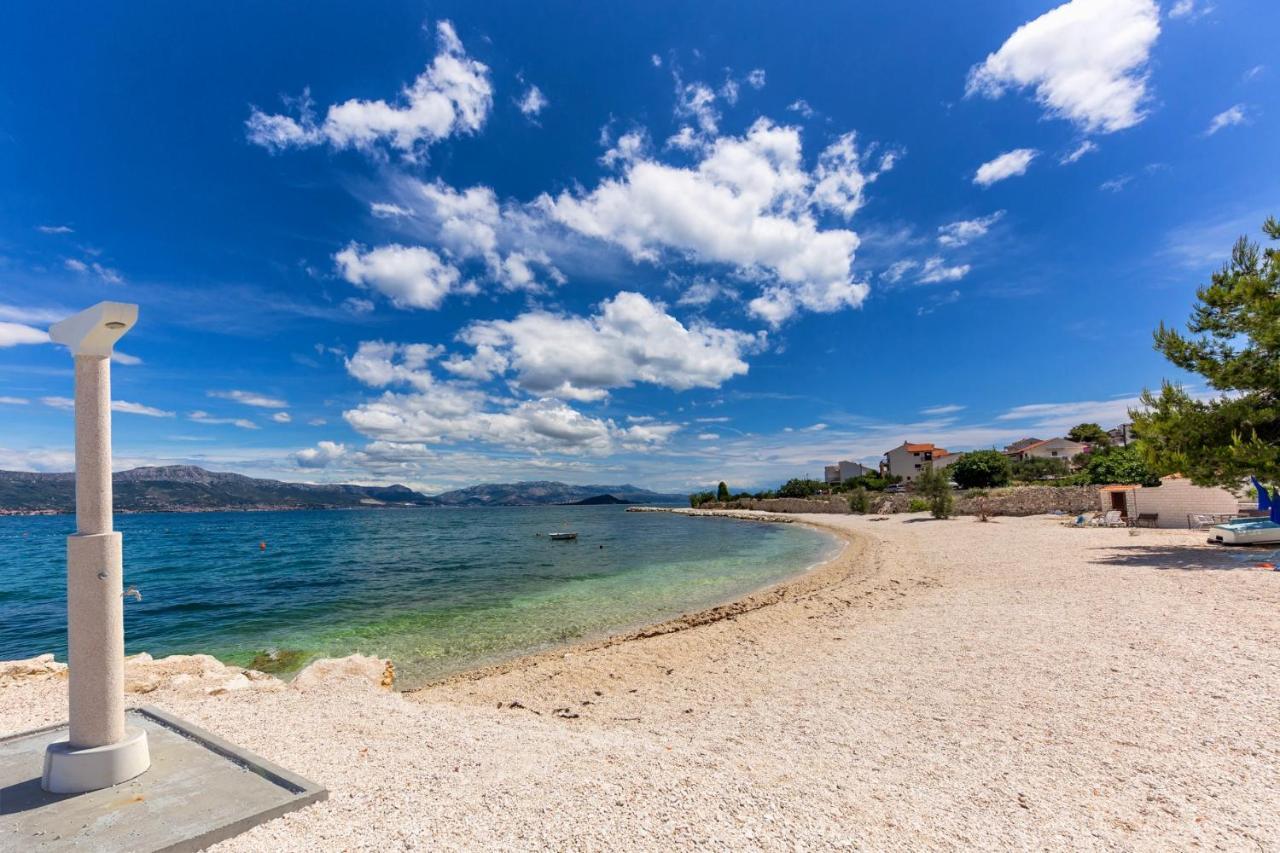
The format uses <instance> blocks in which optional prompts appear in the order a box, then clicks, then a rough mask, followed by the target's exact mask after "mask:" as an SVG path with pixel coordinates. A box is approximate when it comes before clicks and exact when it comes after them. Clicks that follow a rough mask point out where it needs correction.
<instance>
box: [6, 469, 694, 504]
mask: <svg viewBox="0 0 1280 853" xmlns="http://www.w3.org/2000/svg"><path fill="white" fill-rule="evenodd" d="M112 485H113V491H114V497H115V508H116V510H118V511H120V512H208V511H213V510H264V509H350V508H354V507H388V506H400V507H404V506H414V507H430V506H455V507H468V506H531V505H542V504H565V503H575V502H579V501H585V500H586V499H588V498H591V499H592V501H591V502H592V503H598V502H602V500H597V499H603V498H605V497H607V496H612V497H613V498H617V499H619V500H620V501H625V502H645V503H674V502H681V501H684V500H685V497H684V496H683V495H663V494H659V493H657V492H651V491H649V490H647V489H641V488H637V487H636V486H630V485H624V486H571V485H567V484H565V483H554V482H545V481H539V482H529V483H491V484H485V485H481V486H472V487H471V488H468V489H458V490H456V491H452V492H445V493H444V494H442V495H436V496H434V497H432V496H428V495H424V494H422V493H421V492H416V491H414V490H413V489H410V488H409V487H407V486H400V485H395V486H355V485H330V484H324V485H315V484H311V483H288V482H284V481H282V480H263V479H258V478H256V477H246V476H244V475H243V474H229V473H219V472H215V471H206V470H205V469H203V468H198V467H196V466H194V465H167V466H162V467H147V468H133V469H131V470H128V471H120V472H118V473H116V474H115V475H113V477H112ZM75 506H76V497H75V475H74V474H70V473H66V474H37V473H30V472H26V471H0V513H32V512H56V513H66V512H74V511H75Z"/></svg>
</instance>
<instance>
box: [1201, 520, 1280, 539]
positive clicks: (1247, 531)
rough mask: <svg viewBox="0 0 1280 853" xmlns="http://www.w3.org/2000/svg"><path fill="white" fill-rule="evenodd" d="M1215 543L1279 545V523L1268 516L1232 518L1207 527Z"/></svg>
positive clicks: (1210, 537)
mask: <svg viewBox="0 0 1280 853" xmlns="http://www.w3.org/2000/svg"><path fill="white" fill-rule="evenodd" d="M1209 541H1210V542H1212V543H1213V544H1215V545H1280V524H1277V523H1276V522H1274V521H1272V520H1271V519H1269V518H1233V519H1231V520H1230V521H1227V522H1224V523H1222V524H1215V525H1214V526H1213V527H1210V528H1209Z"/></svg>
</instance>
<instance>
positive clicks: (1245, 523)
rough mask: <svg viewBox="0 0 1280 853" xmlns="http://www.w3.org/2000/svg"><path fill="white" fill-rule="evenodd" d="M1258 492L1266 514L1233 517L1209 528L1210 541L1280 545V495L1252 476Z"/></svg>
mask: <svg viewBox="0 0 1280 853" xmlns="http://www.w3.org/2000/svg"><path fill="white" fill-rule="evenodd" d="M1251 479H1252V481H1253V488H1254V489H1255V490H1256V491H1257V493H1258V511H1259V512H1266V513H1267V515H1266V516H1253V517H1247V518H1233V519H1231V520H1230V521H1227V522H1223V523H1222V524H1215V525H1214V526H1213V527H1211V528H1209V542H1210V543H1211V544H1215V545H1280V496H1277V495H1276V494H1274V493H1268V492H1267V488H1266V486H1264V485H1262V484H1261V483H1259V482H1258V478H1257V477H1253V478H1251Z"/></svg>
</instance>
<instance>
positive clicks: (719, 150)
mask: <svg viewBox="0 0 1280 853" xmlns="http://www.w3.org/2000/svg"><path fill="white" fill-rule="evenodd" d="M886 6H899V7H901V8H885V7H886ZM486 7H487V8H485V9H483V10H480V9H477V8H476V7H475V5H474V4H455V3H388V4H383V5H381V6H380V7H379V11H378V14H377V15H376V16H369V15H364V14H359V13H358V12H357V11H355V10H354V9H353V8H352V7H351V6H350V5H349V4H339V3H325V2H308V3H281V4H272V5H270V6H266V4H245V3H242V4H170V5H157V4H128V3H123V4H115V5H113V6H111V7H110V8H82V9H79V10H78V11H77V13H76V15H75V16H68V15H66V14H64V13H62V12H59V11H58V10H56V9H54V8H51V7H49V6H48V5H47V4H34V3H29V4H24V5H23V6H22V7H21V8H14V9H10V10H9V14H8V21H7V24H8V25H7V26H6V27H5V28H4V33H3V35H0V424H2V425H3V426H2V427H0V468H7V469H26V470H67V469H69V467H70V464H71V458H72V457H71V451H72V441H73V434H72V424H71V414H70V412H69V411H68V410H67V404H66V400H67V398H69V397H70V396H71V393H72V387H71V371H70V359H69V357H68V354H67V353H66V352H65V350H61V349H59V348H56V347H55V346H53V345H52V344H49V343H47V341H46V340H45V338H44V332H43V330H44V329H46V328H47V326H48V325H49V324H50V323H51V322H53V321H55V320H57V319H58V318H60V317H62V316H65V315H67V314H69V313H71V312H74V311H75V310H79V309H80V308H83V307H86V306H88V305H90V304H93V303H94V302H96V301H99V300H103V299H109V300H115V301H126V302H136V303H138V304H139V305H140V306H141V313H140V320H139V323H138V326H137V327H136V328H135V329H134V330H133V331H131V332H130V333H129V334H128V336H127V337H126V338H125V339H124V340H123V341H122V342H121V344H120V347H119V348H120V350H121V351H122V353H123V354H122V355H121V357H120V359H119V361H118V362H117V364H116V365H115V368H114V374H113V381H114V390H115V398H116V399H117V400H118V401H120V403H119V404H118V411H117V415H116V417H115V449H116V463H117V467H118V468H120V467H131V466H133V465H136V464H167V463H194V464H200V465H204V466H206V467H210V468H213V469H218V470H235V471H241V472H244V473H248V474H254V475H260V476H273V477H278V478H282V479H296V480H316V481H319V480H330V481H332V480H344V481H358V482H404V483H408V484H411V485H414V486H416V487H419V488H423V489H426V490H428V491H433V490H438V489H444V488H450V487H454V486H458V485H465V484H470V483H475V482H480V481H510V480H515V479H560V480H566V481H571V482H597V483H613V482H622V481H630V482H636V483H640V484H645V485H650V486H653V487H658V488H670V489H681V490H682V489H688V488H694V487H702V486H704V485H706V484H708V483H714V482H715V481H718V480H720V479H726V480H728V481H729V482H730V483H731V485H733V486H734V487H735V488H738V487H743V488H756V487H760V486H767V485H773V484H776V483H777V482H779V481H781V480H783V479H786V478H788V477H791V476H798V475H804V474H809V475H814V476H820V475H821V470H822V465H823V464H824V463H827V462H832V461H835V460H836V459H840V458H849V459H862V460H868V461H870V460H874V459H876V458H878V457H879V455H880V454H881V453H882V452H883V451H884V450H887V449H888V448H889V447H891V446H894V445H896V444H898V443H900V442H901V441H902V440H903V439H911V440H913V441H935V442H937V443H938V444H940V445H944V446H947V447H948V448H950V449H965V448H970V447H982V446H991V445H992V444H997V445H1000V444H1003V443H1007V442H1008V441H1010V440H1013V439H1016V438H1019V437H1022V436H1025V435H1036V436H1039V437H1042V438H1043V437H1049V436H1051V435H1054V434H1060V433H1061V432H1063V431H1064V430H1065V429H1066V428H1068V427H1069V426H1070V425H1071V424H1073V423H1076V422H1078V421H1081V420H1090V421H1099V422H1101V423H1103V425H1104V426H1112V425H1114V424H1116V423H1119V422H1120V421H1122V420H1123V419H1124V411H1125V409H1126V407H1127V406H1128V405H1130V404H1131V403H1132V402H1133V398H1134V397H1135V396H1136V395H1137V394H1138V393H1139V392H1140V391H1141V389H1142V388H1144V387H1154V386H1156V385H1158V383H1159V382H1160V381H1161V380H1162V379H1165V378H1168V379H1172V380H1175V381H1180V382H1188V383H1191V384H1194V378H1193V377H1186V376H1181V375H1179V374H1177V373H1176V372H1175V371H1174V370H1173V369H1172V368H1171V367H1170V366H1168V365H1167V364H1166V363H1165V362H1164V361H1163V360H1162V359H1161V357H1160V356H1159V355H1158V354H1157V353H1155V352H1154V351H1153V350H1152V349H1151V337H1150V335H1151V330H1152V328H1153V327H1154V326H1155V325H1156V324H1157V323H1158V322H1160V321H1161V320H1164V321H1166V322H1172V323H1182V322H1183V321H1184V320H1185V319H1186V317H1187V314H1188V310H1189V306H1190V304H1191V301H1192V299H1193V298H1194V289H1195V287H1196V286H1197V285H1198V284H1200V283H1203V282H1204V281H1206V280H1207V278H1208V275H1209V274H1210V272H1211V271H1212V270H1213V269H1215V268H1216V267H1217V266H1218V265H1220V264H1221V263H1222V261H1223V259H1224V258H1225V256H1226V254H1227V252H1228V250H1229V248H1230V246H1231V243H1232V241H1233V240H1234V239H1235V238H1236V237H1237V236H1238V235H1240V234H1242V233H1248V234H1251V235H1255V236H1256V235H1258V226H1259V225H1260V223H1261V221H1262V219H1263V218H1264V217H1265V216H1266V215H1268V214H1280V203H1278V202H1280V193H1278V192H1277V191H1278V190H1280V162H1277V161H1278V159H1280V158H1278V157H1277V154H1278V152H1280V147H1278V146H1277V145H1276V142H1275V140H1276V138H1277V128H1278V127H1280V99H1277V97H1276V95H1275V93H1276V91H1277V81H1278V80H1280V63H1278V62H1277V61H1276V56H1275V54H1274V45H1275V44H1276V43H1277V41H1278V40H1280V8H1277V7H1276V5H1275V4H1274V3H1271V2H1266V1H1265V0H1252V2H1250V0H1241V2H1228V1H1227V0H1220V2H1218V3H1216V4H1211V3H1209V2H1206V1H1205V0H1195V2H1190V0H1176V2H1175V0H1165V2H1162V3H1160V4H1157V3H1155V2H1151V0H1073V2H1069V3H1067V4H1065V5H1056V4H1055V3H1053V2H1031V0H1025V2H1000V3H995V2H990V3H966V4H955V3H935V4H928V8H927V11H926V12H924V13H922V11H921V9H919V8H907V6H906V5H904V4H879V3H870V2H857V3H839V4H814V5H812V6H809V7H807V8H806V11H805V12H804V14H799V13H797V12H796V11H795V7H794V6H793V5H791V4H781V3H778V4H766V3H757V4H751V5H750V7H744V6H743V5H742V4H727V3H715V4H712V3H703V4H680V3H667V4H662V3H658V4H646V5H644V6H643V7H639V6H637V7H633V8H631V9H629V10H627V9H621V8H619V7H616V6H609V7H605V6H596V7H584V6H583V5H582V4H570V3H561V4H550V5H540V6H539V7H537V8H535V7H534V6H533V5H532V4H521V3H501V4H486Z"/></svg>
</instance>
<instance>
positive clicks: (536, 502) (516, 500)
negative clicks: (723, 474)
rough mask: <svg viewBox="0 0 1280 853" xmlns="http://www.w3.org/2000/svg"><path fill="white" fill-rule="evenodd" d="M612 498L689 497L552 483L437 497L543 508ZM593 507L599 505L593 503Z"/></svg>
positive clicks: (456, 502)
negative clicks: (606, 497)
mask: <svg viewBox="0 0 1280 853" xmlns="http://www.w3.org/2000/svg"><path fill="white" fill-rule="evenodd" d="M604 496H612V497H614V498H617V499H619V500H621V501H626V502H627V503H684V502H686V501H687V500H688V499H689V498H688V495H666V494H661V493H659V492H651V491H649V490H648V489H642V488H640V487H639V486H632V485H630V484H625V485H621V486H572V485H569V484H568V483H556V482H552V481H550V480H534V481H531V482H524V483H485V484H484V485H480V486H470V487H469V488H466V489H458V490H456V491H452V492H445V493H444V494H442V495H436V496H435V497H434V498H433V500H435V501H438V502H439V503H440V504H442V505H444V506H541V505H546V504H571V503H578V502H579V501H585V500H586V499H588V498H592V499H595V498H601V497H604ZM592 502H593V503H599V501H596V500H593V501H592Z"/></svg>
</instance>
